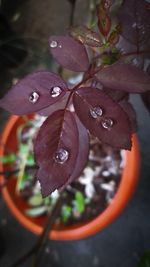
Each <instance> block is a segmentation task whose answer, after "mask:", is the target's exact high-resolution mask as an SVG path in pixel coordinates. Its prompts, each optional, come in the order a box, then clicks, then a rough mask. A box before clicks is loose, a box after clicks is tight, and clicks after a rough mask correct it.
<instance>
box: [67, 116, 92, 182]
mask: <svg viewBox="0 0 150 267" xmlns="http://www.w3.org/2000/svg"><path fill="white" fill-rule="evenodd" d="M75 120H76V123H77V127H78V133H79V151H78V156H77V160H76V165H75V168H74V170H73V173H72V175H71V177H70V178H69V180H68V184H69V183H71V182H73V181H74V180H75V179H77V178H78V177H79V176H80V174H81V173H82V171H83V169H84V167H85V165H86V163H87V160H88V155H89V135H88V132H87V129H86V128H85V127H84V126H83V124H82V123H81V122H80V120H79V119H78V117H77V116H75Z"/></svg>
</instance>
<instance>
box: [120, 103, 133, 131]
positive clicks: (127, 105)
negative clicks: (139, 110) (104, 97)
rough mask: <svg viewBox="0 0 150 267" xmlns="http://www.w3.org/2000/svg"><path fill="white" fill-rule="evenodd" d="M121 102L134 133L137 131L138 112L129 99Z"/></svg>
mask: <svg viewBox="0 0 150 267" xmlns="http://www.w3.org/2000/svg"><path fill="white" fill-rule="evenodd" d="M119 104H120V106H121V107H122V108H123V110H124V111H125V112H126V113H127V115H128V117H129V121H130V125H131V130H132V133H135V132H136V131H137V120H136V112H135V110H134V108H133V106H132V104H131V103H129V102H128V101H127V100H122V101H120V102H119Z"/></svg>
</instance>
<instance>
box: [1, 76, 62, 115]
mask: <svg viewBox="0 0 150 267" xmlns="http://www.w3.org/2000/svg"><path fill="white" fill-rule="evenodd" d="M54 88H57V90H58V89H59V88H60V90H59V91H60V93H57V94H55V95H54V94H53V90H54ZM66 90H67V84H66V83H65V82H64V81H63V80H62V79H61V78H60V77H59V76H58V75H56V74H54V73H51V72H47V71H39V72H35V73H33V74H29V75H27V76H26V77H25V78H24V79H22V80H20V81H19V82H18V83H17V84H16V85H14V86H13V87H12V88H11V89H10V90H9V91H8V93H7V94H6V95H5V96H4V97H3V98H2V99H1V100H0V107H2V108H4V109H6V110H8V111H9V112H11V113H13V114H15V115H24V114H29V113H32V112H35V111H38V110H41V109H43V108H45V107H47V106H49V105H52V104H54V103H55V102H56V101H58V100H59V99H60V98H61V97H62V96H64V94H65V92H66ZM59 91H58V92H59Z"/></svg>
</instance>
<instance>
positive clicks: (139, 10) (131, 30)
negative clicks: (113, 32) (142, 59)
mask: <svg viewBox="0 0 150 267" xmlns="http://www.w3.org/2000/svg"><path fill="white" fill-rule="evenodd" d="M149 18H150V10H148V9H147V5H146V2H145V0H130V1H128V0H125V1H123V5H122V7H121V9H120V12H119V20H120V22H121V24H122V28H123V32H122V35H123V36H124V37H125V38H126V39H127V40H128V41H130V42H131V43H132V44H135V45H136V47H137V50H141V49H149V46H150V19H149Z"/></svg>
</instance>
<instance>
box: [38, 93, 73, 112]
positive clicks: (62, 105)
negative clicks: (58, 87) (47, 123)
mask: <svg viewBox="0 0 150 267" xmlns="http://www.w3.org/2000/svg"><path fill="white" fill-rule="evenodd" d="M69 94H70V92H69V91H67V92H66V94H65V95H64V96H63V97H62V98H61V99H60V100H59V101H58V102H56V103H54V104H53V105H51V106H48V107H47V108H44V109H41V110H39V111H37V113H38V114H40V115H41V116H50V115H51V114H52V113H53V112H55V111H57V110H60V109H64V108H65V105H66V103H67V99H68V97H69Z"/></svg>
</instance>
